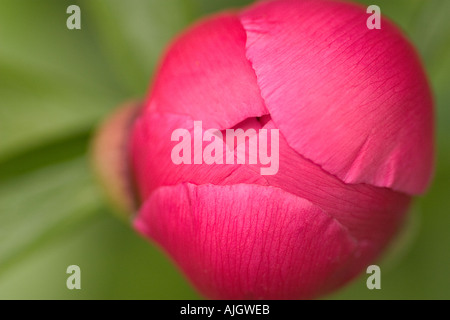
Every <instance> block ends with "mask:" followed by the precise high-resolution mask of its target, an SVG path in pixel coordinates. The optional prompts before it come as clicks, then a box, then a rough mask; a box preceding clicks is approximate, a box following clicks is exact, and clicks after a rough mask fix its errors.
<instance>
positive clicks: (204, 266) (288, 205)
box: [135, 184, 364, 299]
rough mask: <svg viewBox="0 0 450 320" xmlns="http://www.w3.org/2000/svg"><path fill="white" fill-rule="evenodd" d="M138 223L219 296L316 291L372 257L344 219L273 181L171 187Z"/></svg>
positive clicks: (283, 296)
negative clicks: (362, 250) (362, 249)
mask: <svg viewBox="0 0 450 320" xmlns="http://www.w3.org/2000/svg"><path fill="white" fill-rule="evenodd" d="M135 227H136V229H137V230H138V231H139V232H140V233H142V234H143V235H144V236H147V237H149V238H151V239H153V240H155V241H156V242H157V243H158V244H160V245H161V246H162V247H163V248H164V249H165V250H166V251H167V252H168V253H169V254H170V256H171V257H172V258H173V259H174V260H175V261H176V262H177V263H178V265H179V266H180V267H181V269H182V270H183V271H184V272H185V273H186V274H187V276H188V277H189V278H190V279H191V281H192V282H193V283H194V284H195V285H196V286H197V288H198V289H199V290H200V291H201V292H202V293H204V294H206V295H207V296H208V297H210V298H213V299H217V298H220V299H298V298H312V297H315V296H316V295H317V294H319V293H323V291H326V290H329V289H330V286H331V284H337V283H339V282H341V281H342V279H341V277H342V274H345V273H347V272H348V269H349V266H350V268H351V267H352V266H354V265H355V262H358V260H359V259H361V258H362V259H363V258H364V256H362V257H361V256H359V255H360V254H361V253H360V252H359V250H358V244H357V243H356V242H355V240H354V239H353V238H352V237H351V236H350V235H349V234H348V232H347V231H346V229H345V227H343V226H342V225H341V224H340V223H339V222H338V221H337V220H335V219H333V218H331V217H330V216H329V215H328V214H327V213H325V212H324V211H323V210H321V209H320V208H319V207H317V206H315V205H313V204H311V203H310V202H308V201H307V200H304V199H301V198H299V197H296V196H293V195H291V194H289V193H287V192H284V191H282V190H281V189H278V188H272V187H262V186H251V185H234V186H222V187H220V186H212V185H203V186H194V185H191V184H183V185H177V186H173V187H163V188H160V189H158V190H157V191H155V192H154V193H153V195H152V196H151V198H150V199H149V200H148V201H147V202H146V203H145V204H144V206H143V208H142V210H141V211H140V214H139V216H138V217H137V219H136V220H135ZM357 259H358V260H357ZM356 264H357V263H356ZM360 267H361V266H359V268H360ZM357 271H359V270H356V269H355V268H353V269H352V276H353V275H355V273H356V272H357Z"/></svg>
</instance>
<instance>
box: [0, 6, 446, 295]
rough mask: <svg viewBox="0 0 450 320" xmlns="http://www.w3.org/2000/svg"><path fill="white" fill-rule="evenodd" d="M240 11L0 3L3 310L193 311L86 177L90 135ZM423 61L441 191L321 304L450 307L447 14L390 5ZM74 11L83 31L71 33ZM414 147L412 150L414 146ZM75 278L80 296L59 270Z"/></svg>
mask: <svg viewBox="0 0 450 320" xmlns="http://www.w3.org/2000/svg"><path fill="white" fill-rule="evenodd" d="M250 2H251V1H249V0H233V1H232V0H128V1H123V0H85V1H75V0H72V1H65V0H39V1H36V0H0V299H198V298H201V297H200V296H199V295H198V294H197V293H196V292H195V291H194V290H193V289H192V288H191V287H190V285H189V284H188V283H187V281H186V280H185V279H184V277H183V276H182V275H180V273H179V272H178V271H177V269H176V267H175V266H174V265H173V264H172V263H171V262H170V260H169V259H168V258H166V256H165V255H164V254H163V253H162V252H161V251H160V250H159V249H158V248H156V247H155V246H154V245H151V244H149V243H148V242H147V241H146V240H143V239H141V238H140V237H139V236H138V235H136V234H135V232H134V231H132V230H131V228H130V227H129V226H128V225H126V224H124V223H123V222H122V221H120V220H119V219H117V218H116V217H115V216H114V215H113V214H112V212H111V210H110V209H109V208H108V206H107V204H106V203H105V201H104V199H103V197H102V193H101V191H100V190H99V189H98V187H97V184H96V182H95V179H94V178H93V176H92V172H91V170H90V166H89V159H88V146H89V141H90V138H91V136H92V133H93V131H94V129H95V127H96V125H97V124H98V122H99V121H100V120H101V119H102V118H104V117H105V115H106V114H108V112H110V111H111V110H112V109H113V108H114V107H116V106H117V105H119V104H121V103H122V102H124V101H126V100H129V99H130V98H136V97H137V98H140V97H143V96H144V95H145V93H146V91H147V88H148V85H149V83H150V79H151V75H152V73H153V71H154V68H155V65H156V63H157V61H158V58H159V56H160V54H161V52H162V50H163V49H164V47H165V46H166V45H167V43H168V41H169V40H170V39H171V38H172V37H173V36H174V35H176V34H177V33H178V32H179V31H181V30H182V29H183V28H185V27H186V26H187V25H189V24H190V23H192V22H193V21H194V20H196V19H197V18H199V17H201V16H204V15H206V14H208V13H211V12H214V11H217V10H221V9H224V8H229V7H239V6H243V5H246V4H248V3H250ZM362 2H363V3H365V4H367V5H369V4H377V5H379V6H380V7H381V10H382V13H383V14H384V15H386V16H388V17H390V18H391V19H392V20H394V21H395V22H397V24H398V25H400V26H401V27H402V29H403V30H404V31H405V32H406V34H407V35H408V36H409V37H410V39H411V40H412V41H413V43H414V44H415V45H416V47H417V48H418V51H419V52H420V54H421V56H422V57H423V60H424V63H425V66H426V69H427V71H428V74H429V77H430V79H431V82H432V86H433V89H434V93H435V99H436V105H437V116H436V118H437V145H438V158H437V170H436V178H435V180H434V183H433V186H432V188H431V189H430V190H429V192H428V194H427V195H425V196H423V197H421V198H420V199H417V200H416V202H415V205H414V207H413V209H412V215H411V217H412V220H411V221H410V224H409V227H408V230H407V231H406V232H405V233H404V234H403V236H402V238H401V239H400V240H399V241H398V242H397V245H396V246H395V248H394V249H393V250H392V251H391V253H390V254H389V257H387V258H385V259H384V261H382V262H381V265H382V289H381V290H378V291H377V290H375V291H370V290H368V289H367V288H366V285H365V281H366V277H367V276H366V275H364V274H363V275H362V276H361V277H360V278H359V279H357V280H355V281H354V282H353V283H351V284H350V285H349V286H347V287H346V288H344V289H343V290H341V291H340V292H338V293H336V294H333V295H331V296H329V297H326V298H329V299H347V298H350V299H450V268H449V266H450V250H449V244H450V230H449V226H450V192H449V191H450V111H449V105H450V19H449V17H450V1H448V0H428V1H426V0H386V1H362ZM71 4H76V5H79V6H80V8H81V16H82V29H81V30H73V31H69V30H68V29H67V28H66V19H67V18H68V16H69V15H68V14H66V8H67V7H68V6H69V5H71ZM417 147H418V148H420V146H417ZM72 264H76V265H79V266H80V268H81V286H82V289H81V290H73V291H71V290H68V289H67V288H66V279H67V277H68V275H67V274H66V268H67V267H68V266H69V265H72Z"/></svg>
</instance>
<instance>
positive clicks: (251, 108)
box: [147, 13, 267, 129]
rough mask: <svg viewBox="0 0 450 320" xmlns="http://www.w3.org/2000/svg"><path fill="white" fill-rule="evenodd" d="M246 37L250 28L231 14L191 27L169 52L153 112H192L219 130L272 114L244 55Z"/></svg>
mask: <svg viewBox="0 0 450 320" xmlns="http://www.w3.org/2000/svg"><path fill="white" fill-rule="evenodd" d="M245 41H246V34H245V31H244V29H243V27H242V25H241V23H240V21H239V19H238V18H237V17H236V15H234V14H231V13H225V14H221V15H217V16H215V17H213V18H210V19H209V20H206V21H203V22H202V23H200V24H197V25H196V26H195V27H193V28H191V29H190V30H189V31H188V32H186V33H185V34H184V35H182V36H181V37H180V38H179V39H178V40H177V41H176V42H175V43H174V44H173V45H172V47H171V48H170V50H169V51H168V53H167V54H166V56H165V58H164V60H163V62H162V65H161V67H160V70H159V72H158V73H157V75H156V77H155V79H156V82H155V84H154V86H153V88H152V93H151V96H150V97H149V100H148V102H147V106H148V110H153V111H154V110H157V111H159V112H163V113H166V112H168V113H177V114H184V115H189V116H191V117H192V119H194V120H203V121H204V123H205V125H207V126H208V127H214V128H217V129H226V128H230V127H232V126H234V125H235V124H236V123H239V122H241V121H243V120H244V119H246V118H248V117H256V116H261V115H264V114H267V110H266V108H265V106H264V103H263V101H262V98H261V94H260V91H259V88H258V86H257V84H256V76H255V72H254V71H253V69H252V67H251V65H250V63H249V62H248V60H247V58H246V57H245Z"/></svg>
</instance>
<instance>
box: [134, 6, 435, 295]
mask: <svg viewBox="0 0 450 320" xmlns="http://www.w3.org/2000/svg"><path fill="white" fill-rule="evenodd" d="M367 18H368V14H367V13H366V10H365V8H363V7H360V6H359V5H355V4H350V3H344V2H337V1H328V0H278V1H263V2H258V3H256V4H254V5H253V6H250V7H249V8H245V9H243V10H242V11H240V12H226V13H222V14H218V15H215V16H213V17H210V18H208V19H206V20H203V21H201V22H199V23H198V24H196V25H195V26H193V27H191V28H190V29H189V30H188V31H186V32H185V33H183V34H182V35H181V36H180V37H178V38H177V39H176V40H175V41H174V42H173V44H172V45H171V46H170V47H169V49H168V51H167V52H166V54H165V56H164V58H163V60H162V62H161V64H160V67H159V70H158V71H157V73H156V75H155V78H154V81H153V84H152V88H151V90H150V94H149V96H148V98H147V100H146V101H145V103H144V104H143V108H142V109H141V111H140V112H139V115H138V116H137V117H136V119H135V120H134V121H133V123H132V128H131V129H130V132H129V148H128V151H127V152H129V154H128V158H129V160H130V163H129V165H130V167H131V171H132V176H133V180H134V182H135V185H136V189H137V193H138V195H139V210H138V213H137V215H136V217H135V218H134V226H135V228H136V229H137V230H138V231H139V232H140V233H141V234H142V235H144V236H145V237H147V238H148V239H151V240H152V241H154V242H156V243H157V244H159V245H160V246H161V247H162V248H163V249H164V250H165V251H166V252H167V253H168V254H169V255H170V257H171V258H172V259H173V260H174V261H175V262H176V264H177V265H178V266H179V267H180V268H181V270H182V271H183V272H184V273H185V274H186V276H187V277H188V278H189V279H190V281H191V282H192V283H193V284H194V285H195V287H196V288H198V290H199V291H200V292H201V293H203V294H204V295H205V296H206V297H208V298H212V299H305V298H307V299H309V298H316V297H319V296H320V295H322V294H325V293H329V292H331V291H333V290H335V289H337V288H339V287H340V286H342V285H343V284H345V283H346V282H348V281H349V280H350V279H352V278H354V277H355V276H356V275H358V274H359V273H360V272H361V271H362V270H365V268H366V267H367V266H368V265H370V264H372V263H373V262H374V261H375V259H377V258H378V257H379V255H380V254H381V253H382V251H383V250H384V249H385V248H386V246H387V245H388V243H389V242H390V241H391V240H392V238H393V236H394V235H395V234H396V232H397V231H398V229H399V227H400V226H401V224H402V222H403V221H404V218H405V215H406V213H407V210H408V207H409V205H410V202H411V199H412V197H413V196H415V195H418V194H421V193H423V192H424V191H425V190H426V188H427V186H428V184H429V182H430V179H431V175H432V171H433V153H434V151H433V106H432V98H431V93H430V89H429V85H428V82H427V79H426V76H425V73H424V71H423V68H422V66H421V63H420V61H419V58H418V55H417V54H416V52H415V50H414V48H413V47H412V46H411V44H410V43H409V42H408V41H407V40H406V38H405V36H404V35H403V34H402V33H401V32H400V31H399V30H398V29H397V28H396V27H395V26H394V25H393V24H392V23H391V22H390V21H388V20H386V19H383V20H382V22H381V29H379V30H378V29H375V30H371V29H369V28H368V27H367V23H366V21H367ZM231 129H233V130H238V129H241V131H240V133H238V134H237V136H239V135H242V133H243V134H244V137H243V139H241V140H239V137H237V138H236V140H235V137H233V138H232V139H230V140H233V141H230V140H229V139H226V137H228V136H227V133H228V132H230V130H231ZM250 129H252V130H250ZM177 130H178V131H177ZM227 130H228V131H227ZM248 130H250V131H248ZM247 133H248V134H247ZM275 133H277V134H275ZM264 134H265V136H264ZM236 141H237V142H236ZM239 141H240V142H239ZM213 142H214V143H218V142H223V144H222V145H220V144H217V145H215V148H213V147H212V146H211V144H212V143H213ZM235 142H236V143H235ZM230 146H231V147H230ZM252 146H255V148H253V149H252ZM240 147H242V148H241V149H239V148H240ZM264 148H265V150H263V151H261V150H262V149H264ZM212 149H213V150H214V152H211V150H212ZM252 150H256V154H253V153H252V152H253V151H252ZM230 151H236V152H234V155H232V157H231V158H227V152H230ZM239 151H241V152H239ZM264 152H265V153H264ZM174 154H175V156H178V157H179V158H177V159H178V160H177V161H174V159H173V157H174ZM252 156H255V157H254V158H252ZM233 157H234V158H233ZM251 159H253V160H254V161H251ZM227 160H234V161H227ZM269 160H270V161H269ZM270 166H271V171H268V170H266V171H264V170H263V169H267V168H268V167H270ZM265 172H266V174H265Z"/></svg>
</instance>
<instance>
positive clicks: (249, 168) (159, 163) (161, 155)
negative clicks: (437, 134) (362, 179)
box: [131, 114, 410, 257]
mask: <svg viewBox="0 0 450 320" xmlns="http://www.w3.org/2000/svg"><path fill="white" fill-rule="evenodd" d="M249 123H252V122H251V121H246V122H245V123H243V124H242V127H245V126H246V125H249ZM252 126H254V127H257V125H256V124H252ZM177 128H185V129H187V130H188V131H189V132H190V134H191V135H192V136H194V133H193V121H192V120H191V119H190V118H189V117H186V116H180V115H170V114H164V115H161V114H151V115H147V116H145V117H141V118H140V119H139V120H137V121H136V124H135V127H134V130H133V135H132V140H131V141H132V144H131V154H132V160H133V169H134V176H135V179H136V182H137V183H136V185H137V186H138V187H139V191H140V195H141V199H142V200H146V199H148V198H149V197H150V196H151V193H152V192H153V191H155V190H156V189H157V188H159V187H161V186H173V185H177V184H180V183H184V182H188V183H192V184H195V185H202V184H213V185H234V184H243V183H245V184H254V185H260V186H268V185H271V186H275V187H278V188H280V189H283V190H285V191H287V192H289V193H292V194H294V195H296V196H298V197H301V198H304V199H306V200H308V201H310V202H312V203H314V204H315V205H317V206H318V207H320V208H321V209H323V210H325V211H327V212H328V213H329V214H330V215H331V216H332V217H334V218H336V219H338V220H339V221H340V222H341V223H343V224H344V225H345V226H346V228H348V230H349V232H350V233H351V234H352V236H354V237H355V238H357V239H359V240H361V241H365V242H367V244H368V246H369V247H370V251H371V253H370V254H371V256H372V257H376V256H377V255H378V254H379V252H380V251H381V250H382V249H383V248H384V247H385V245H386V244H387V242H388V241H389V240H390V239H391V237H392V236H393V235H394V234H395V232H396V231H397V230H398V228H399V226H400V225H401V223H402V221H403V217H404V215H405V213H406V212H407V209H408V207H409V204H410V197H409V196H407V195H405V194H403V193H399V192H396V191H393V190H390V189H386V188H379V187H374V186H371V185H366V184H357V185H349V184H346V183H344V182H342V181H341V180H340V179H338V178H337V177H335V176H333V175H330V174H329V173H327V172H326V171H324V170H323V169H322V168H321V167H320V166H318V165H317V164H314V163H313V162H311V161H309V160H307V159H306V158H304V157H303V156H301V155H299V154H298V153H297V152H296V151H294V150H293V149H292V148H291V147H290V146H289V145H288V143H287V142H286V140H285V139H284V137H283V135H280V141H279V145H280V153H279V170H278V173H277V174H276V175H273V176H270V175H268V176H261V174H260V172H261V171H260V169H261V167H262V166H261V165H260V164H258V165H248V164H245V165H239V164H237V161H236V160H235V162H234V163H235V164H233V165H226V164H221V165H216V164H213V165H207V164H201V165H196V164H181V165H175V164H174V163H173V162H172V159H171V152H172V148H173V147H174V145H175V144H176V143H177V142H171V134H172V132H173V131H174V130H175V129H177ZM204 129H206V128H204ZM264 129H267V130H272V129H275V124H274V122H273V121H271V120H269V121H268V122H267V124H266V125H265V126H264ZM201 134H202V135H203V134H204V130H203V131H202V132H201ZM269 142H270V140H269ZM246 145H247V146H246V151H247V154H248V150H249V148H248V142H247V143H246ZM268 149H269V150H270V145H269V147H268ZM202 150H204V149H202ZM192 158H193V157H192ZM246 160H247V162H246V163H248V156H246ZM368 250H369V249H368Z"/></svg>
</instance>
